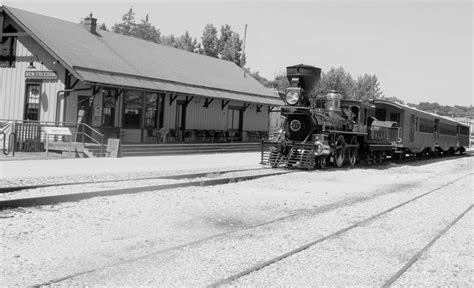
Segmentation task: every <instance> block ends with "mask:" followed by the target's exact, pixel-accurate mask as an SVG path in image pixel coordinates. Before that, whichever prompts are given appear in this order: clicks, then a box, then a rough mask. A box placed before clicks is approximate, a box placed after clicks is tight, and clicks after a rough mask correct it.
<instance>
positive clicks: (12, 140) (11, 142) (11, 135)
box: [8, 132, 16, 156]
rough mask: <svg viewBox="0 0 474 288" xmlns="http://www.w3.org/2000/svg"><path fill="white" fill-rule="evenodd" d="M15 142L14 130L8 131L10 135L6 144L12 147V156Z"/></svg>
mask: <svg viewBox="0 0 474 288" xmlns="http://www.w3.org/2000/svg"><path fill="white" fill-rule="evenodd" d="M12 138H13V139H12ZM15 143H16V134H15V132H12V133H10V136H9V138H8V146H10V147H11V149H12V156H15ZM10 147H9V148H8V150H10Z"/></svg>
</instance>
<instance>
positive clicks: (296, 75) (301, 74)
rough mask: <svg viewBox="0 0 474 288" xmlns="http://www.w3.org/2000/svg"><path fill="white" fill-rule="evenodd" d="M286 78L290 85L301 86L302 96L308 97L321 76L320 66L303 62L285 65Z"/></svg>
mask: <svg viewBox="0 0 474 288" xmlns="http://www.w3.org/2000/svg"><path fill="white" fill-rule="evenodd" d="M286 78H288V81H289V82H290V84H291V86H292V87H300V88H303V90H304V91H303V96H304V97H305V98H307V99H308V98H309V95H310V93H311V90H313V87H314V86H315V85H316V84H317V83H318V81H319V79H320V78H321V68H318V67H314V66H310V65H304V64H299V65H295V66H289V67H286Z"/></svg>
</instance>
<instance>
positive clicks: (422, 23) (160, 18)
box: [0, 0, 474, 106]
mask: <svg viewBox="0 0 474 288" xmlns="http://www.w3.org/2000/svg"><path fill="white" fill-rule="evenodd" d="M0 5H6V6H11V7H15V8H19V9H24V10H28V11H31V12H35V13H39V14H43V15H47V16H51V17H55V18H60V19H64V20H68V21H71V22H79V21H80V19H81V18H84V17H85V16H87V15H89V14H90V13H91V12H92V13H93V15H94V17H95V18H97V19H98V22H99V23H105V24H106V25H107V27H109V28H110V27H112V26H113V24H115V23H119V22H121V19H122V15H123V14H124V13H126V12H127V11H128V9H129V8H130V7H133V10H134V11H135V13H136V14H135V17H136V20H137V22H139V21H140V19H144V18H145V15H147V14H148V15H149V19H150V22H151V23H152V24H153V25H155V26H156V27H157V28H158V29H159V30H160V31H161V34H162V35H169V34H174V35H178V36H179V35H182V34H184V32H185V31H189V33H190V34H191V36H192V37H194V38H198V40H200V38H201V36H202V31H203V29H204V26H205V25H206V24H208V23H212V24H214V26H216V27H218V29H220V27H221V26H222V25H224V24H229V25H230V26H231V27H232V29H233V30H234V31H236V32H237V33H239V34H240V36H241V38H243V36H244V29H245V25H246V24H247V25H248V28H247V37H246V46H245V53H246V55H247V66H248V67H250V69H251V71H252V72H255V71H258V72H259V73H260V75H262V76H264V77H266V78H268V79H270V80H272V79H273V78H274V76H275V75H277V74H281V73H284V71H285V68H286V67H287V66H291V65H295V64H300V63H303V64H308V65H313V66H317V67H320V68H322V69H323V71H328V70H329V69H330V68H331V67H336V68H337V67H343V68H344V69H345V70H346V71H347V72H349V73H351V75H352V77H353V78H354V79H357V77H358V76H360V75H363V74H369V75H376V76H377V78H378V79H379V82H380V88H381V89H382V91H383V92H384V94H385V96H387V97H392V96H394V97H397V98H400V99H402V100H404V101H405V102H407V103H419V102H438V103H439V104H441V105H451V106H453V105H462V106H469V105H472V104H473V102H474V94H473V91H474V81H473V66H474V58H473V47H474V32H473V26H474V20H473V14H474V5H473V1H471V0H451V1H449V0H446V1H436V0H435V1H427V0H412V1H409V0H401V1H395V0H379V1H375V0H372V1H360V0H353V1H351V0H335V1H334V0H333V1H329V0H313V1H290V0H287V1H225V0H224V1H222V0H221V1H218V2H216V1H198V0H195V1H191V0H188V1H110V0H97V1H90V0H84V1H80V2H79V1H74V0H63V1H41V0H39V1H31V0H30V1H22V0H4V1H3V2H0Z"/></svg>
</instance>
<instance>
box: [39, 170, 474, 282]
mask: <svg viewBox="0 0 474 288" xmlns="http://www.w3.org/2000/svg"><path fill="white" fill-rule="evenodd" d="M469 175H472V174H468V175H464V176H462V177H459V178H457V179H455V180H453V181H450V182H448V183H446V184H444V185H441V186H438V187H437V188H434V189H431V190H430V191H428V192H425V193H423V194H421V195H418V196H416V197H413V198H410V199H409V200H407V201H405V202H403V203H400V204H398V205H395V206H393V207H391V208H389V209H386V210H384V211H382V212H380V213H378V214H376V215H374V216H372V217H369V218H367V219H364V220H362V221H360V222H357V223H355V224H353V225H350V226H347V227H345V228H343V229H341V230H339V231H336V232H334V233H332V234H330V235H327V236H325V237H322V238H320V239H317V240H315V241H313V242H310V243H308V244H306V245H303V246H301V247H299V248H296V249H294V250H292V251H290V252H288V253H285V254H282V255H280V256H278V257H275V258H272V259H270V260H268V261H266V262H263V263H261V264H259V265H256V266H253V267H251V268H249V269H247V270H244V271H242V272H240V273H237V274H234V275H231V276H229V277H227V278H225V279H221V280H219V281H217V282H215V283H213V284H211V285H209V287H219V286H222V285H226V284H229V283H231V282H232V281H235V280H237V279H239V278H241V277H243V276H245V275H248V274H250V273H253V272H256V271H258V270H260V269H263V268H265V267H267V266H269V265H271V264H274V263H277V262H279V261H281V260H283V259H285V258H288V257H290V256H292V255H295V254H297V253H299V252H302V251H304V250H306V249H308V248H310V247H312V246H314V245H317V244H318V243H321V242H324V241H326V240H329V239H332V238H334V237H337V236H338V235H340V234H343V233H345V232H348V231H350V230H352V229H354V228H356V227H360V226H361V225H364V224H365V223H367V222H370V221H372V220H374V219H376V218H379V217H381V216H383V215H385V214H387V213H389V212H391V211H393V210H396V209H398V208H401V207H403V206H405V205H407V204H409V203H411V202H413V201H415V200H417V199H420V198H422V197H425V196H427V195H429V194H432V193H434V192H436V191H438V190H440V189H442V188H444V187H446V186H449V185H451V184H453V183H455V182H457V181H459V180H461V179H463V178H465V177H467V176H469ZM389 193H390V192H389ZM385 194H387V193H378V194H375V195H374V196H373V197H367V198H362V199H361V198H355V199H352V200H351V199H346V200H342V201H339V202H337V203H331V204H328V205H326V206H322V207H319V208H318V209H316V210H317V211H315V212H316V214H317V213H319V212H322V213H324V212H329V211H332V210H335V209H339V208H342V207H346V206H352V205H355V204H358V203H361V202H365V201H369V200H372V199H375V198H377V197H380V196H383V195H385ZM471 208H472V205H471V207H470V208H469V209H471ZM467 211H468V210H467ZM467 211H465V212H464V213H463V214H462V215H464V214H465V213H467ZM302 214H303V213H295V214H291V215H287V216H284V217H280V218H276V219H273V220H271V221H267V222H263V223H259V224H256V225H253V226H248V227H245V228H242V229H235V230H232V231H228V232H224V233H219V234H215V235H211V236H208V237H205V238H201V239H198V240H195V241H192V242H188V243H185V244H181V245H178V246H174V247H170V248H167V249H164V250H160V251H156V252H153V253H150V254H146V255H143V256H139V257H135V258H132V259H128V260H124V261H119V262H116V263H113V264H109V265H104V266H102V267H96V268H93V269H90V270H85V271H81V272H78V273H74V274H71V275H67V276H64V277H61V278H57V279H53V280H50V281H48V282H45V283H41V284H37V285H32V287H41V286H45V285H51V284H54V283H59V282H61V281H65V280H67V279H71V278H74V277H78V276H81V275H85V274H89V273H94V272H98V271H101V270H104V269H107V268H110V267H114V266H119V265H123V264H127V263H133V262H135V261H139V260H142V259H146V258H149V257H153V256H156V255H160V254H164V253H167V252H170V251H177V250H181V249H183V248H186V247H192V246H194V245H200V244H203V243H205V242H207V241H210V240H213V239H216V238H219V237H225V236H228V235H231V234H233V233H236V232H241V231H246V230H250V229H254V228H258V227H262V226H266V225H270V224H273V223H276V222H279V221H284V220H288V219H290V218H294V217H298V216H300V215H302ZM461 218H462V216H460V217H458V218H457V219H456V220H455V221H453V222H452V223H451V224H450V226H449V227H451V226H453V225H454V224H455V223H456V222H457V221H458V220H459V219H461ZM447 230H448V229H444V230H443V231H442V232H441V233H440V235H439V236H437V237H435V240H434V241H431V242H432V243H431V242H430V243H429V246H431V245H433V243H434V242H435V241H436V240H437V239H438V238H439V237H440V236H441V235H442V234H443V233H445V232H446V231H447ZM429 246H428V245H427V246H426V247H425V248H424V250H423V251H425V250H426V249H428V248H429ZM417 255H418V254H417ZM420 255H421V254H419V255H418V256H417V257H418V258H419V256H420ZM416 259H417V258H416ZM415 261H416V260H415ZM410 262H412V263H411V264H410V266H411V265H412V264H413V263H414V261H410ZM404 268H405V270H404V271H406V270H407V269H408V268H409V266H407V267H404ZM401 270H403V268H402V269H401ZM404 271H403V272H404ZM403 272H400V271H399V272H398V274H399V275H398V276H397V278H396V279H398V277H400V276H401V274H403ZM396 275H397V274H396ZM394 277H395V276H394ZM392 278H393V277H392ZM396 279H395V278H394V280H393V281H395V280H396ZM387 283H388V281H387Z"/></svg>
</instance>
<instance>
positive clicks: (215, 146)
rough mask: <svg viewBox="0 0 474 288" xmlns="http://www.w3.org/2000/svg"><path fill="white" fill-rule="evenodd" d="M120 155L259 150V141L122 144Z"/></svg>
mask: <svg viewBox="0 0 474 288" xmlns="http://www.w3.org/2000/svg"><path fill="white" fill-rule="evenodd" d="M121 150H122V157H136V156H158V155H182V154H203V153H230V152H251V151H260V143H259V142H257V143H255V142H253V143H194V144H124V145H122V147H121Z"/></svg>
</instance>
